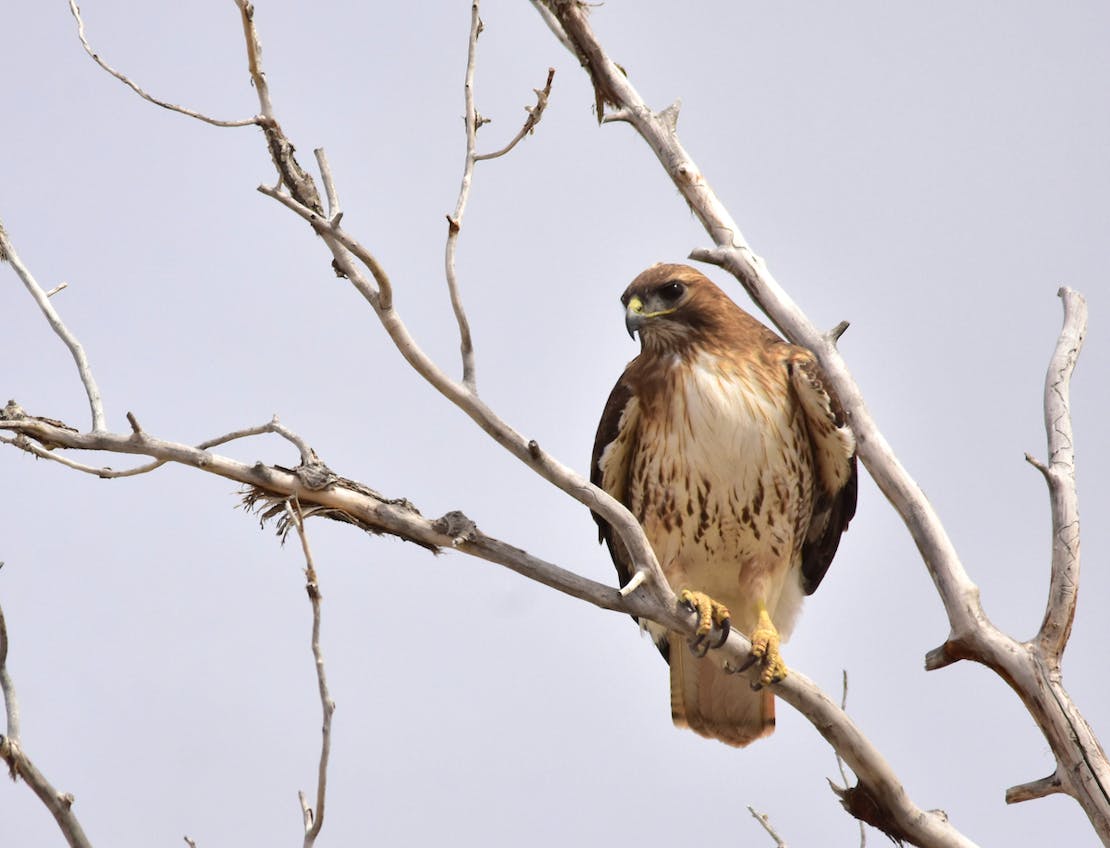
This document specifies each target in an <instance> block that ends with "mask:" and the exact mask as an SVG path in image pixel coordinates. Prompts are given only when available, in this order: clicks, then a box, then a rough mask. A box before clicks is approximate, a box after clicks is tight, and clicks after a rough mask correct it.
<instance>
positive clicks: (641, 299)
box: [621, 264, 740, 351]
mask: <svg viewBox="0 0 1110 848" xmlns="http://www.w3.org/2000/svg"><path fill="white" fill-rule="evenodd" d="M621 303H623V304H624V310H625V311H624V325H625V327H627V328H628V334H629V335H630V336H634V335H635V334H636V333H637V332H638V333H639V334H640V344H641V346H642V347H643V349H644V350H649V349H650V350H654V351H664V350H672V351H678V350H679V349H682V348H685V347H688V346H690V345H694V344H698V343H701V342H704V341H706V340H708V339H710V338H712V337H713V335H714V331H715V329H716V328H717V327H718V326H719V325H720V324H721V323H722V319H724V318H726V316H734V315H735V311H738V310H739V309H740V308H739V307H738V306H737V305H736V304H734V303H733V302H732V301H731V300H729V299H728V297H727V296H726V295H725V293H724V292H723V291H721V290H720V289H719V288H717V287H716V286H715V285H713V283H712V282H710V281H709V279H708V278H707V277H706V276H705V275H704V274H702V273H701V272H700V271H697V270H695V269H694V268H691V267H690V266H689V265H666V264H659V265H653V266H652V267H650V268H648V269H647V270H646V271H644V272H643V273H642V274H640V275H639V276H638V277H637V278H636V279H635V280H633V281H632V283H631V284H630V285H629V286H628V288H627V289H625V290H624V294H623V295H621Z"/></svg>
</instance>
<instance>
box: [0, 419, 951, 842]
mask: <svg viewBox="0 0 1110 848" xmlns="http://www.w3.org/2000/svg"><path fill="white" fill-rule="evenodd" d="M0 429H8V430H14V431H16V432H21V433H23V434H25V435H26V436H27V437H29V438H33V439H36V440H38V441H42V442H47V443H51V444H55V445H58V446H59V447H62V448H72V449H78V450H103V451H110V452H115V453H130V454H142V455H147V456H153V457H157V458H159V459H162V460H165V461H170V462H177V463H180V464H183V465H189V466H192V467H194V468H197V469H199V470H202V471H205V472H207V473H210V474H216V475H219V476H221V477H225V478H228V479H231V480H236V481H238V482H240V483H244V484H246V485H248V486H251V487H253V489H254V490H255V492H256V494H255V495H254V496H252V498H253V500H251V502H252V503H254V504H255V505H256V506H257V505H258V503H259V502H260V501H265V500H267V499H269V500H270V501H272V502H274V503H275V504H277V506H276V511H279V512H281V513H282V514H284V513H285V512H286V508H285V502H286V500H287V499H288V498H290V497H295V498H296V499H297V502H298V503H299V504H300V505H301V508H302V510H303V511H304V514H305V515H306V516H308V515H324V516H327V517H330V518H336V519H339V520H343V521H347V522H349V523H353V524H355V525H356V526H359V527H362V528H363V529H364V530H367V531H368V532H372V533H387V534H391V535H394V536H397V537H398V538H401V539H405V540H407V541H411V542H415V543H417V544H420V545H423V546H425V547H429V548H432V549H433V550H435V549H440V548H449V549H454V550H458V551H460V552H462V553H465V554H468V555H471V556H475V557H478V558H481V559H485V560H487V561H490V562H494V563H497V564H500V565H503V566H505V567H507V568H509V569H511V570H513V571H516V572H517V573H519V574H522V575H523V576H525V577H528V578H529V579H532V580H535V581H537V582H539V583H542V584H543V585H545V586H548V587H550V588H553V589H556V590H558V591H560V592H563V593H565V594H568V595H570V596H572V597H575V598H578V599H580V600H583V601H586V602H588V603H591V604H593V605H595V606H598V607H601V608H602V609H608V610H614V611H617V612H623V613H628V614H630V615H635V616H637V617H638V618H641V619H649V620H651V621H655V622H657V623H659V624H661V625H663V626H664V627H666V628H667V629H669V630H673V631H676V632H680V633H685V634H688V635H692V634H693V633H694V631H695V627H696V616H695V615H694V614H693V613H691V612H689V611H688V610H686V609H685V608H682V607H678V606H677V605H675V604H673V603H672V602H671V601H670V600H668V599H667V598H666V597H665V596H661V595H660V594H659V593H656V592H651V591H636V592H632V593H630V594H628V595H624V594H622V593H621V592H620V591H619V590H618V589H615V588H612V587H610V586H606V585H604V584H602V583H597V582H595V581H593V580H589V579H588V578H585V577H582V576H580V575H578V574H575V573H573V572H571V571H568V570H566V569H564V568H561V567H559V566H557V565H554V564H552V563H549V562H545V561H544V560H541V559H539V558H537V557H534V556H532V555H531V554H529V553H527V552H526V551H524V550H521V549H520V548H517V547H514V546H512V545H510V544H507V543H506V542H503V541H501V540H498V539H495V538H493V537H490V536H487V535H485V534H484V533H482V532H481V531H480V530H479V529H478V528H477V526H476V525H475V524H474V523H473V522H472V521H470V520H469V519H468V518H466V516H465V515H463V514H462V513H458V512H452V513H448V514H447V515H444V516H443V517H442V518H439V519H436V520H429V519H427V518H424V517H423V516H422V515H420V513H419V512H418V511H417V510H416V509H415V508H414V507H413V506H412V505H411V504H409V503H408V502H407V501H398V500H390V499H387V498H384V497H383V496H382V495H380V494H378V493H376V492H374V491H373V490H372V489H369V488H368V487H366V486H363V485H361V484H358V483H355V482H354V481H352V480H348V479H346V478H342V477H338V476H335V475H331V477H330V478H329V479H328V480H327V481H326V482H323V483H321V482H320V481H319V480H318V479H316V478H314V477H310V478H308V482H306V479H305V478H304V477H303V476H302V475H301V474H300V473H299V472H300V471H301V469H292V470H290V469H284V468H281V467H280V466H266V465H263V464H262V463H255V464H253V465H247V464H246V463H241V462H237V461H236V460H232V459H229V458H227V457H223V456H219V455H217V454H213V453H211V452H208V451H203V450H200V449H198V448H193V447H190V446H188V445H182V444H178V443H173V442H167V441H163V440H161V439H157V438H154V437H152V436H149V435H148V436H146V437H145V438H144V439H142V440H141V441H137V440H135V439H134V438H133V437H132V436H125V435H121V434H103V433H102V434H82V433H77V432H75V431H73V430H70V429H66V428H65V427H64V425H63V426H58V425H56V424H49V423H47V422H45V421H43V420H41V419H38V418H33V417H27V416H24V417H20V418H15V419H14V420H13V419H10V418H9V419H3V418H2V417H0ZM269 514H273V512H269ZM264 515H265V514H264ZM672 597H673V596H672ZM750 651H751V645H750V643H749V642H748V640H747V639H746V638H745V637H744V636H743V635H742V634H740V633H739V632H737V631H736V630H735V629H734V630H733V631H732V632H731V633H730V634H729V636H728V639H727V641H726V642H725V644H724V645H723V646H722V647H721V648H720V649H719V651H717V653H716V656H718V657H719V658H720V660H721V662H722V663H723V664H726V665H728V666H729V667H731V668H740V667H741V666H743V665H745V664H746V663H745V661H746V660H747V659H748V657H749V656H750ZM746 673H747V675H748V676H749V678H750V679H752V680H753V682H754V680H755V679H756V678H757V676H758V674H759V669H758V668H757V667H755V666H752V667H751V668H750V669H749V670H748V671H747V672H746ZM774 691H775V694H776V695H777V696H778V697H780V698H782V699H783V700H785V701H786V702H787V703H789V704H791V705H792V706H793V707H794V708H795V709H797V710H798V711H799V712H801V713H802V714H803V715H805V716H806V717H807V718H808V719H809V720H810V721H811V722H812V723H813V725H814V726H815V727H816V728H817V730H818V732H820V733H821V735H822V736H823V737H824V738H825V739H826V740H828V741H829V743H830V744H831V745H833V747H834V748H836V750H837V751H839V752H841V754H842V755H843V756H844V758H845V761H846V762H847V763H848V764H849V765H850V766H851V768H852V770H853V771H855V772H856V774H857V775H859V776H860V778H861V782H862V781H866V782H867V785H868V786H869V787H875V788H874V789H873V790H872V791H873V792H875V793H878V797H879V798H881V799H882V801H883V802H884V803H885V804H888V805H891V806H895V807H897V808H898V809H907V810H911V811H916V812H915V815H916V816H917V817H918V819H919V821H918V822H917V823H916V825H915V828H916V829H915V830H914V831H912V832H914V833H917V834H919V835H921V840H922V844H926V845H953V846H971V845H972V844H973V843H971V842H970V841H968V840H967V839H965V838H963V837H962V836H960V835H959V834H953V833H952V832H951V831H950V829H948V828H947V826H946V824H945V823H944V822H943V820H942V817H941V816H939V815H937V814H935V813H925V812H923V811H920V810H916V808H915V807H913V805H912V804H911V803H910V802H909V800H908V798H907V797H906V795H905V791H904V789H903V788H902V786H901V784H900V783H899V781H898V779H897V777H896V775H895V774H894V772H893V771H892V770H891V768H890V766H889V765H888V764H887V763H886V761H885V759H884V758H883V757H882V755H881V754H880V753H879V751H878V750H877V749H876V748H875V747H874V746H873V745H872V744H871V743H870V742H869V741H868V740H867V738H866V737H865V736H864V735H863V734H862V732H861V731H860V730H859V728H858V727H856V726H855V724H854V723H853V722H852V721H851V720H850V719H849V718H848V717H847V716H846V715H845V714H844V712H843V711H842V710H841V709H840V708H839V707H838V706H837V704H836V703H835V702H834V701H833V699H832V698H830V697H829V696H828V695H826V694H825V693H824V692H822V691H821V690H820V688H819V687H817V685H816V684H814V683H813V682H812V681H811V680H810V679H809V678H807V677H806V676H805V675H804V674H802V673H801V672H799V671H797V670H794V669H792V670H791V673H790V675H789V677H787V678H786V679H785V680H783V681H782V682H781V683H778V684H775V690H774Z"/></svg>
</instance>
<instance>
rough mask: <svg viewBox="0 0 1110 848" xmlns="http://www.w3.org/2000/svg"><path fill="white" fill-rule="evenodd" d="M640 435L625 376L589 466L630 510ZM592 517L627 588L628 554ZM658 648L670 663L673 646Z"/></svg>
mask: <svg viewBox="0 0 1110 848" xmlns="http://www.w3.org/2000/svg"><path fill="white" fill-rule="evenodd" d="M626 373H627V372H626ZM630 405H635V408H633V409H630ZM638 431H639V411H638V403H637V401H636V399H635V395H634V394H633V392H632V389H631V387H629V385H628V383H627V382H626V381H625V378H624V375H623V374H622V375H621V378H620V380H618V381H617V384H616V385H615V386H614V387H613V391H612V392H610V394H609V400H608V401H607V402H606V403H605V410H604V411H603V412H602V413H601V422H600V423H599V424H598V425H597V436H596V437H595V438H594V452H593V459H592V461H591V462H590V482H591V483H593V484H594V485H595V486H598V487H600V488H602V489H604V490H605V491H607V492H608V493H609V494H610V495H612V496H613V497H614V498H616V499H617V500H618V501H620V502H621V503H622V504H624V505H625V506H629V505H630V502H631V498H630V497H629V494H628V483H629V478H630V477H631V474H632V457H633V456H634V455H635V453H636V441H637V437H638V436H637V434H638ZM616 441H622V444H621V446H620V449H619V450H618V451H617V452H616V453H614V454H612V455H611V456H610V460H609V461H610V462H614V463H616V465H615V466H614V467H613V468H611V469H608V471H609V474H608V475H606V474H605V473H604V472H603V471H602V468H601V457H602V455H603V454H604V453H605V449H606V448H607V447H609V445H611V444H612V443H613V442H616ZM606 477H608V478H609V480H608V482H609V486H606V485H605V483H606V479H605V478H606ZM591 513H592V514H593V517H594V521H596V522H597V527H598V538H599V540H601V541H603V542H605V544H606V546H607V547H608V548H609V556H610V557H612V559H613V565H615V566H616V568H617V577H618V579H619V580H620V584H621V585H622V586H624V585H625V584H626V583H627V582H628V581H629V580H631V579H632V564H631V562H629V559H628V551H626V550H625V547H624V545H623V544H622V543H621V540H620V539H619V538H618V537H617V535H616V534H615V533H614V532H613V527H612V525H610V524H609V522H608V521H606V520H605V519H604V518H602V517H601V516H600V515H598V514H597V513H596V512H593V511H592V510H591ZM632 620H633V621H635V622H637V623H639V619H638V618H636V616H632ZM655 647H657V648H658V649H659V653H661V654H662V655H663V659H664V660H666V661H667V662H669V661H670V645H669V643H668V642H667V639H666V638H665V637H664V638H661V639H659V641H657V642H656V643H655Z"/></svg>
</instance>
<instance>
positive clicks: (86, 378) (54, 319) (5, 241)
mask: <svg viewBox="0 0 1110 848" xmlns="http://www.w3.org/2000/svg"><path fill="white" fill-rule="evenodd" d="M0 262H7V263H8V264H9V265H11V266H12V268H13V269H14V270H15V273H16V274H17V275H18V276H19V279H20V280H22V281H23V285H24V286H26V288H27V291H28V292H30V294H31V297H33V298H34V299H35V303H37V304H38V306H39V309H41V310H42V314H43V315H44V316H46V320H47V321H48V322H49V324H50V328H51V329H52V330H53V331H54V332H55V333H56V334H57V336H58V338H60V339H61V340H62V341H63V342H64V343H65V346H66V347H67V348H69V352H70V354H72V356H73V361H74V362H75V363H76V364H77V373H78V375H79V376H80V377H81V383H82V384H83V385H84V386H85V394H86V395H88V398H89V410H90V412H91V413H92V429H93V431H94V432H95V431H99V430H105V429H107V424H106V423H105V418H104V402H103V401H102V400H101V398H100V389H99V387H97V385H96V380H95V379H94V378H93V375H92V369H91V368H90V367H89V359H88V357H87V356H86V355H85V349H84V348H83V347H82V346H81V342H79V341H77V337H76V336H75V335H73V333H71V332H70V330H69V328H68V327H66V325H65V324H64V323H62V319H61V317H60V316H59V315H58V311H57V310H56V309H55V308H54V305H53V304H52V303H51V302H50V295H49V294H47V293H46V292H45V291H43V289H42V286H40V285H39V284H38V281H37V280H35V278H34V276H33V275H32V274H31V272H30V271H29V270H28V269H27V266H26V265H24V264H23V261H22V260H21V259H20V258H19V254H17V253H16V252H15V247H13V246H12V243H11V240H10V239H9V238H8V233H7V231H6V230H5V229H4V224H3V222H0ZM55 290H56V289H55Z"/></svg>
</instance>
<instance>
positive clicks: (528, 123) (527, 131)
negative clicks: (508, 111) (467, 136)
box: [474, 68, 555, 162]
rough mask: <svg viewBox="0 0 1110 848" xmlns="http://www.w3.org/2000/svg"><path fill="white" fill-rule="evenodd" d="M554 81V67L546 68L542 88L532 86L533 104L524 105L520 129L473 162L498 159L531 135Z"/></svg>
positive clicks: (475, 158)
mask: <svg viewBox="0 0 1110 848" xmlns="http://www.w3.org/2000/svg"><path fill="white" fill-rule="evenodd" d="M554 81H555V69H554V68H548V69H547V81H546V82H544V84H543V88H533V89H532V91H533V93H534V94H535V95H536V105H535V106H525V107H524V111H525V112H527V113H528V117H527V118H525V119H524V125H523V126H522V127H521V128H520V131H519V132H518V133H517V134H516V135H514V136H513V137H512V138H511V139H510V140H509V143H508V144H506V145H505V146H504V147H502V148H501V149H500V150H495V151H493V152H492V153H479V154H478V155H477V156H475V157H474V161H475V162H485V161H486V160H488V159H498V158H500V157H502V156H504V155H505V154H506V153H509V152H511V151H512V149H513V148H514V147H516V146H517V145H518V144H520V142H521V141H522V140H523V139H524V138H525V137H527V136H529V135H531V134H532V133H533V132H534V131H535V129H536V124H538V123H539V122H540V120H541V119H542V118H543V112H544V110H545V109H546V108H547V101H548V99H549V98H550V97H551V84H552V83H553V82H554Z"/></svg>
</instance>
